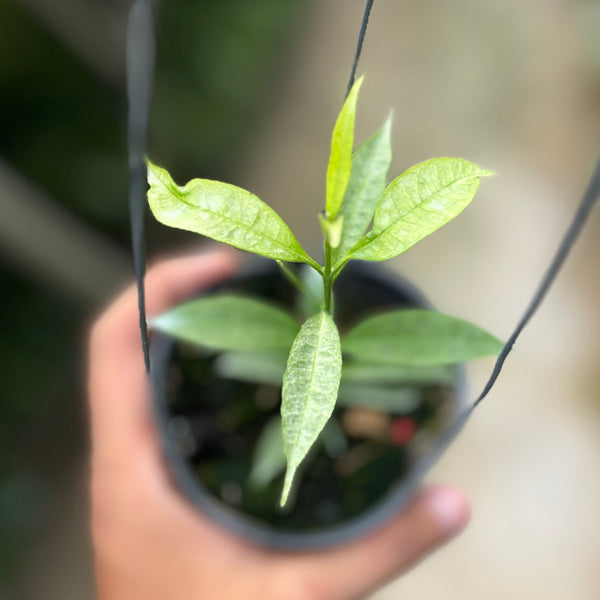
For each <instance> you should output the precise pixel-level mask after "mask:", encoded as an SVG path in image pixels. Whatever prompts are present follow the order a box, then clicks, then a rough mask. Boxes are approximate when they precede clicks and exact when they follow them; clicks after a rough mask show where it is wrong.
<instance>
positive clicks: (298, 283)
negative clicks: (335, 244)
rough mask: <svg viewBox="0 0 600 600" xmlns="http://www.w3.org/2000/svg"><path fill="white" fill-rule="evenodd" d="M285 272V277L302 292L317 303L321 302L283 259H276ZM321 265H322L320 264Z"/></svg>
mask: <svg viewBox="0 0 600 600" xmlns="http://www.w3.org/2000/svg"><path fill="white" fill-rule="evenodd" d="M276 262H277V264H278V265H279V268H280V269H281V272H282V273H283V275H284V277H285V278H286V279H287V280H288V281H289V282H290V283H291V284H292V285H293V286H294V287H296V288H297V289H298V290H299V291H300V292H302V293H303V294H304V295H305V296H308V297H309V298H310V299H311V300H312V301H313V302H314V303H315V304H316V305H319V304H321V301H320V300H319V299H318V298H317V297H316V296H315V295H314V294H313V293H312V292H311V291H310V290H309V289H308V287H306V286H305V285H304V284H303V283H302V281H300V279H299V278H298V276H297V275H296V273H294V271H292V270H291V269H290V268H289V267H288V266H287V265H286V264H284V263H283V262H282V261H280V260H278V261H276ZM319 266H320V265H319Z"/></svg>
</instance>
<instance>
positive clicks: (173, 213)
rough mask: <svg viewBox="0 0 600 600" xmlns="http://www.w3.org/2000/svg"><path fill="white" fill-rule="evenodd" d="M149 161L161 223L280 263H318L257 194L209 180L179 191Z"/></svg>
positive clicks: (151, 192)
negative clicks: (281, 261)
mask: <svg viewBox="0 0 600 600" xmlns="http://www.w3.org/2000/svg"><path fill="white" fill-rule="evenodd" d="M147 162H148V183H149V184H150V189H149V190H148V203H149V204H150V209H151V210H152V212H153V214H154V216H155V217H156V219H157V220H158V221H160V222H161V223H163V224H165V225H168V226H169V227H177V228H178V229H185V230H186V231H193V232H195V233H200V234H202V235H205V236H207V237H210V238H212V239H214V240H217V241H219V242H224V243H226V244H229V245H230V246H234V247H235V248H239V249H240V250H247V251H248V252H254V253H255V254H260V255H262V256H267V257H269V258H274V259H276V260H283V261H288V262H305V263H308V264H313V265H314V264H315V262H314V261H313V260H312V259H311V258H310V257H309V256H308V255H307V254H306V252H305V251H304V250H303V249H302V247H301V246H300V244H299V243H298V241H297V240H296V238H295V237H294V235H293V234H292V232H291V231H290V229H289V228H288V226H287V225H286V224H285V223H284V222H283V221H282V219H281V218H280V217H279V215H277V213H276V212H275V211H274V210H273V209H271V208H270V207H269V206H267V205H266V204H265V203H264V202H263V201H262V200H260V199H259V198H257V197H256V196H255V195H254V194H251V193H250V192H247V191H246V190H243V189H241V188H239V187H236V186H234V185H230V184H229V183H223V182H221V181H212V180H210V179H192V180H191V181H190V182H188V183H187V184H186V185H184V186H183V187H180V186H178V185H177V184H175V183H174V181H173V180H172V179H171V176H170V175H169V173H168V172H167V171H166V170H165V169H162V168H160V167H157V166H156V165H153V164H152V163H151V162H150V161H147Z"/></svg>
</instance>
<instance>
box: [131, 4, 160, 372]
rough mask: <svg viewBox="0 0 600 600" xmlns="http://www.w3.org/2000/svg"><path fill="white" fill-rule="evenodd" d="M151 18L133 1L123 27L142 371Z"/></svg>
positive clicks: (147, 359) (146, 361)
mask: <svg viewBox="0 0 600 600" xmlns="http://www.w3.org/2000/svg"><path fill="white" fill-rule="evenodd" d="M154 56H155V41H154V20H153V15H152V7H151V6H150V2H149V1H148V0H137V1H136V2H135V4H134V5H133V6H132V8H131V11H130V13H129V23H128V29H127V97H128V101H129V121H128V134H129V135H128V138H129V215H130V220H131V245H132V250H133V267H134V271H135V279H136V283H137V292H138V309H139V315H140V334H141V338H142V349H143V352H144V364H145V366H146V371H147V372H150V353H149V349H148V326H147V324H146V299H145V292H144V276H145V274H146V257H145V252H146V241H145V238H146V236H145V215H146V187H147V184H146V178H147V177H146V176H147V173H146V163H145V160H144V158H145V154H146V140H147V133H148V118H149V113H150V100H151V97H152V84H153V78H154Z"/></svg>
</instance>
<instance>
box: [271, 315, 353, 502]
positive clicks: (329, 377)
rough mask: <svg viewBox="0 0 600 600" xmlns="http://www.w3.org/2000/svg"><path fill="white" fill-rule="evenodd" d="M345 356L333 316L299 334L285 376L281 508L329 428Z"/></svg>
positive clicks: (319, 317)
mask: <svg viewBox="0 0 600 600" xmlns="http://www.w3.org/2000/svg"><path fill="white" fill-rule="evenodd" d="M341 374H342V354H341V351H340V338H339V334H338V330H337V327H336V325H335V323H334V322H333V319H332V318H331V315H329V314H328V313H325V312H321V313H318V314H316V315H314V316H312V317H310V319H308V320H307V321H306V322H305V323H304V325H303V326H302V328H301V329H300V333H298V335H297V337H296V339H295V340H294V343H293V345H292V349H291V351H290V356H289V358H288V362H287V367H286V370H285V373H284V375H283V389H282V394H281V398H282V399H281V417H282V422H283V444H284V448H285V454H286V457H287V469H286V474H285V482H284V488H283V492H282V495H281V506H285V504H286V502H287V499H288V496H289V493H290V489H291V487H292V482H293V479H294V475H295V474H296V471H297V469H298V467H299V466H300V463H301V462H302V460H303V459H304V457H305V456H306V454H307V453H308V451H309V450H310V448H311V446H312V445H313V444H314V442H315V441H316V439H317V437H318V436H319V433H320V432H321V430H322V429H323V427H325V425H326V423H327V421H328V419H329V417H330V416H331V413H332V412H333V408H334V406H335V401H336V399H337V392H338V387H339V384H340V377H341Z"/></svg>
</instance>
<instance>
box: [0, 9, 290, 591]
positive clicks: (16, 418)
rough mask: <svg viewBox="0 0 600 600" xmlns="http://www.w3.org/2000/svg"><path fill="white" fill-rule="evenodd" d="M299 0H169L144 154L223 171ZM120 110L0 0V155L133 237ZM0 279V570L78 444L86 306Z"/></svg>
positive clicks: (19, 277) (121, 99)
mask: <svg viewBox="0 0 600 600" xmlns="http://www.w3.org/2000/svg"><path fill="white" fill-rule="evenodd" d="M52 1H53V2H57V3H58V2H59V1H60V0H52ZM104 1H105V3H106V4H107V5H112V6H113V8H115V9H117V8H118V7H117V6H116V4H115V3H114V2H110V1H109V0H104ZM300 8H301V4H300V3H298V2H296V1H295V0H255V1H254V2H247V1H245V0H229V1H227V2H223V1H218V0H178V1H177V2H174V1H172V2H166V1H165V2H163V3H162V5H161V9H160V13H159V27H158V37H159V39H158V44H159V46H158V57H157V74H156V87H155V100H154V105H153V113H152V125H151V135H150V139H151V151H150V154H151V155H152V156H157V157H158V158H160V160H163V161H164V162H165V163H167V164H168V165H169V166H170V167H171V168H172V169H173V171H174V173H176V174H178V176H180V177H182V178H188V177H192V176H197V175H198V174H203V175H204V176H206V177H218V178H226V177H227V171H228V169H229V167H230V165H231V164H232V161H233V160H235V158H236V156H238V154H237V153H238V152H239V150H240V148H243V145H244V144H245V143H247V140H248V139H249V137H251V135H252V132H253V131H254V128H255V127H258V126H259V125H260V118H261V115H263V114H266V110H265V107H266V106H267V104H268V99H269V97H270V94H271V91H272V90H273V86H274V85H276V82H277V75H278V74H280V73H281V72H282V68H283V67H284V64H285V61H284V58H285V56H286V53H285V51H284V50H285V46H286V44H288V43H289V40H290V36H291V34H292V33H293V31H294V28H296V27H297V26H298V23H299V13H300ZM125 119H126V102H125V93H124V90H123V89H120V88H115V87H112V86H111V85H109V84H107V83H106V82H105V81H103V80H102V79H101V78H100V77H98V76H97V75H96V74H94V73H92V72H90V71H89V70H88V69H87V67H86V66H85V65H84V64H83V63H82V61H81V60H80V58H79V57H78V56H76V55H75V54H73V52H72V51H71V50H69V49H68V47H67V46H66V45H65V44H64V43H63V42H62V41H61V40H59V39H57V38H56V37H54V36H53V35H52V34H51V33H49V32H48V31H47V30H46V29H45V28H44V27H43V26H42V25H41V24H40V23H38V22H37V21H36V20H35V18H33V17H32V15H30V14H29V13H27V12H25V11H24V10H23V9H22V8H21V7H20V6H19V5H18V3H16V2H11V1H9V0H0V158H2V160H5V161H7V162H8V163H9V164H11V165H12V166H13V167H14V168H15V170H16V171H17V172H19V173H20V174H21V175H23V176H25V177H26V178H27V179H29V180H30V181H31V182H32V183H34V184H35V186H36V187H38V188H40V189H42V190H43V191H45V192H46V193H47V195H48V197H50V198H52V199H53V200H54V201H56V202H57V203H59V204H60V205H61V206H62V207H63V208H64V209H66V210H67V211H69V212H70V213H71V214H73V215H74V216H76V217H78V218H80V219H82V220H83V221H85V222H86V223H87V224H88V225H91V226H92V227H94V228H95V229H97V230H99V231H101V232H102V233H103V234H104V235H106V236H108V237H109V238H111V239H112V240H113V241H115V242H116V243H118V244H121V245H123V246H124V247H128V246H129V223H128V213H127V200H126V198H127V190H126V186H127V171H126V167H127V160H126V137H125ZM159 237H160V236H159ZM159 241H160V240H159ZM41 242H42V243H43V240H41ZM0 266H1V265H0ZM0 289H2V294H1V296H0V298H1V302H2V304H1V310H0V330H1V331H2V337H1V341H0V361H1V364H2V365H3V369H2V370H3V373H4V379H3V383H2V403H1V404H0V582H1V581H3V580H4V579H6V576H7V573H8V571H9V570H11V569H12V568H13V566H14V564H15V561H16V560H17V559H18V557H19V551H20V550H22V549H23V548H25V547H26V546H30V545H31V541H32V540H34V539H35V538H36V536H39V535H40V534H42V533H43V532H44V528H45V527H47V526H48V523H49V522H51V520H52V516H53V514H54V513H53V510H55V509H57V507H56V502H54V503H53V502H52V497H53V493H52V489H53V486H55V485H56V480H55V479H54V477H55V475H56V473H57V472H59V471H60V470H63V471H64V470H65V469H66V468H68V466H69V464H71V461H72V459H73V457H74V456H79V457H80V456H81V455H82V453H84V452H85V450H84V448H85V443H86V442H85V440H86V438H87V436H86V433H85V424H84V418H83V414H84V403H83V401H82V396H83V389H84V388H83V382H82V373H83V372H84V369H83V365H84V356H85V354H84V352H83V351H82V344H83V335H82V333H81V331H82V330H83V329H84V327H85V325H86V319H87V318H88V317H89V315H88V314H87V311H86V310H85V308H83V307H79V306H77V305H76V304H75V303H74V302H72V301H70V300H69V299H68V298H66V296H65V297H58V296H57V295H56V294H55V293H53V292H50V291H48V290H47V289H45V288H40V285H39V284H38V283H37V282H35V281H31V280H30V279H29V275H28V274H26V273H15V272H12V271H10V270H8V269H0ZM6 592H7V590H6V589H5V588H4V587H3V586H2V585H0V596H2V595H3V593H6ZM3 597H4V596H3Z"/></svg>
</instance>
